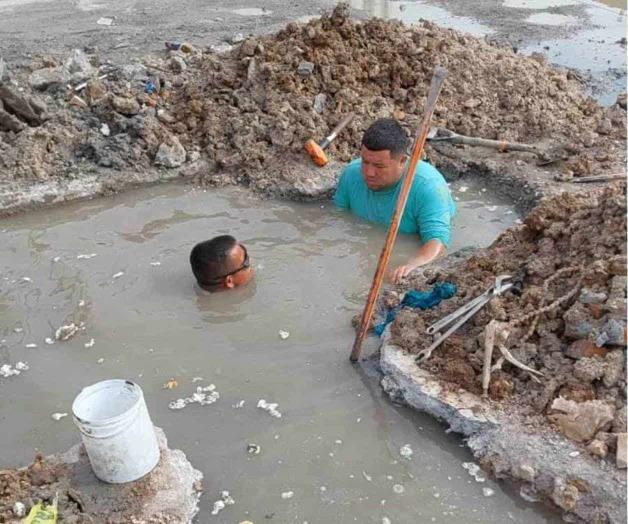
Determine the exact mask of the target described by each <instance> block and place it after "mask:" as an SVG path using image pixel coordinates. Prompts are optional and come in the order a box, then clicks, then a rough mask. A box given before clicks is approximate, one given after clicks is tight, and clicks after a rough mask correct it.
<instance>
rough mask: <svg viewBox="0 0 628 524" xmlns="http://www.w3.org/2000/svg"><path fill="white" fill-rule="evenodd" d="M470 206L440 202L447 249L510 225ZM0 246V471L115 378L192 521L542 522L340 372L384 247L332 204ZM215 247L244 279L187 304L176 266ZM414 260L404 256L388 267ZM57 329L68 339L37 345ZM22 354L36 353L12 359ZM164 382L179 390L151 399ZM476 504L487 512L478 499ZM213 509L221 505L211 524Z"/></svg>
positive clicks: (128, 198)
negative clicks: (182, 489)
mask: <svg viewBox="0 0 628 524" xmlns="http://www.w3.org/2000/svg"><path fill="white" fill-rule="evenodd" d="M464 187H466V189H464V190H463V188H464ZM482 189H483V188H482V186H481V185H477V184H471V183H469V182H468V181H464V180H463V181H461V182H458V183H456V184H453V185H452V190H453V192H454V195H455V196H456V197H457V198H458V205H459V215H458V219H457V222H456V224H457V225H456V228H455V232H454V239H455V240H454V249H455V248H459V247H462V246H464V245H468V244H482V245H486V244H488V243H489V242H491V240H492V239H493V238H495V236H496V235H497V234H498V233H499V232H500V231H501V230H502V229H504V228H505V227H507V226H508V225H510V224H512V223H513V221H514V220H515V219H516V215H515V213H514V212H513V211H512V209H511V208H510V207H509V206H508V205H506V203H505V202H503V201H501V200H499V199H496V198H495V197H494V196H491V194H490V193H489V192H488V191H482ZM0 229H1V230H2V237H3V250H2V257H1V265H0V268H1V271H2V273H1V274H2V279H0V308H2V312H3V319H4V322H3V328H2V332H0V338H1V339H5V342H4V344H3V345H2V346H0V359H1V362H0V363H2V362H5V361H6V362H9V363H15V362H18V361H25V362H27V363H28V365H29V367H30V369H29V370H28V372H25V373H22V374H20V375H19V376H14V377H10V378H7V379H6V380H5V379H2V380H0V389H1V390H2V393H1V396H0V398H1V399H2V400H1V401H0V402H1V405H2V420H3V425H2V432H1V433H0V449H3V450H5V453H3V454H2V456H1V457H0V467H3V466H9V465H12V464H17V463H21V464H24V463H26V462H27V461H29V460H30V459H32V457H33V454H34V450H35V449H40V450H43V451H46V452H55V451H61V450H64V449H67V448H68V447H69V446H70V445H72V444H74V443H75V442H76V441H77V440H78V432H77V430H76V429H75V428H74V426H73V424H72V420H71V417H65V418H63V419H61V420H59V421H54V420H52V419H51V417H50V414H51V413H56V412H60V413H64V412H69V410H70V406H71V403H72V400H73V398H74V397H75V395H76V394H77V393H78V392H79V391H80V390H81V388H82V387H84V386H86V385H88V384H92V383H94V382H96V381H99V380H103V379H107V378H129V379H132V380H136V381H137V382H138V383H139V384H140V385H141V386H142V388H143V390H144V394H145V396H146V402H147V404H148V408H149V411H150V414H151V416H152V419H153V421H154V422H155V424H157V425H158V426H161V427H163V428H164V430H165V432H166V435H167V436H168V439H169V441H170V444H171V446H173V447H176V448H180V449H183V450H184V451H185V453H186V454H187V455H188V457H189V458H190V460H191V462H192V464H193V465H194V466H195V467H196V468H198V469H200V470H201V471H202V472H203V473H204V475H205V479H206V480H205V489H206V494H205V495H204V496H203V498H202V499H201V513H200V515H199V517H198V522H240V521H244V520H250V521H253V522H266V521H267V519H272V522H278V523H285V522H298V523H301V522H304V521H308V522H382V521H383V517H387V518H388V519H390V521H391V522H397V523H402V522H431V521H437V522H445V523H458V522H465V523H468V522H476V523H503V522H504V521H505V520H508V521H511V522H521V523H523V522H526V523H541V522H548V521H549V522H554V521H556V522H558V519H557V518H556V519H554V517H553V516H551V515H548V514H547V513H545V512H544V510H543V509H542V508H540V507H538V506H536V505H531V504H529V503H526V502H525V501H523V500H521V499H520V498H519V497H518V495H512V494H511V493H510V492H508V491H504V489H503V488H502V486H501V485H500V484H497V483H494V482H492V481H487V482H485V483H482V484H478V483H476V482H475V481H473V479H471V478H470V477H469V475H468V474H467V472H466V471H465V470H464V468H463V466H462V465H463V463H466V462H470V461H471V460H472V459H471V457H470V455H469V454H468V453H467V452H466V450H465V449H464V447H463V444H462V442H461V441H460V439H459V438H458V437H456V436H455V435H453V434H446V433H444V429H443V428H442V427H441V426H439V425H438V424H437V423H435V422H434V421H433V420H431V419H430V418H428V417H426V416H423V415H421V414H417V413H414V412H411V411H409V410H407V409H403V408H400V407H397V406H394V405H393V404H391V403H390V402H389V401H388V400H387V399H386V398H385V397H384V396H383V393H382V391H381V388H380V386H379V384H378V379H377V376H376V375H375V374H374V373H373V371H372V370H371V369H370V368H369V367H368V365H365V366H363V367H355V366H353V365H351V364H350V363H349V360H348V355H349V351H350V347H351V343H352V341H353V335H354V334H353V331H352V329H351V328H350V326H349V321H350V318H351V317H352V316H353V315H354V314H355V313H356V312H359V311H360V310H361V308H362V306H363V300H364V298H365V296H366V294H367V291H368V287H369V284H370V279H371V278H372V274H373V270H374V268H375V265H376V263H377V258H378V255H379V251H380V249H381V246H382V243H383V240H384V236H385V230H384V229H382V228H379V227H375V226H372V225H370V224H367V223H364V222H361V221H358V220H356V219H353V218H351V217H350V216H349V215H347V214H345V213H341V212H338V211H336V210H334V209H333V206H332V205H331V204H330V203H324V204H296V203H286V202H277V201H271V200H265V201H260V200H257V199H256V198H254V197H253V196H251V195H249V194H248V193H245V192H243V191H239V190H224V191H218V190H214V191H203V190H194V189H191V188H189V187H182V186H176V185H174V186H159V187H153V188H147V189H143V190H138V191H132V192H129V193H125V194H123V195H118V196H115V197H112V198H109V199H100V200H95V201H89V202H85V203H78V204H73V205H68V206H65V207H62V208H56V209H49V210H45V211H42V212H32V213H29V214H28V215H25V216H21V217H16V218H13V219H6V220H3V221H1V222H0ZM224 233H231V234H234V235H235V236H236V237H237V238H238V239H239V240H240V241H242V242H243V243H244V244H245V245H246V246H247V248H248V251H249V254H250V256H251V261H252V264H253V265H254V266H256V267H257V277H256V280H255V281H254V282H253V283H252V285H250V286H248V287H246V288H243V289H240V290H236V291H233V292H228V293H218V294H213V295H208V294H201V293H199V292H197V291H196V290H195V288H194V285H193V279H192V276H191V274H190V270H189V266H188V254H189V251H190V249H191V247H192V246H193V245H194V244H195V243H196V242H197V241H199V240H202V239H206V238H208V237H211V236H213V235H217V234H224ZM415 248H416V241H415V239H414V238H413V237H407V236H404V237H401V238H400V240H399V242H398V243H397V246H396V249H395V254H394V257H393V258H394V260H393V263H400V262H403V261H404V260H405V259H406V257H407V256H408V255H409V254H410V253H412V252H413V250H414V249H415ZM94 253H95V254H96V256H93V257H92V256H91V255H92V254H94ZM80 254H89V255H90V257H89V258H86V257H81V258H78V255H80ZM157 262H158V263H159V264H157ZM119 273H123V274H122V275H121V276H119V278H115V279H114V278H112V276H113V275H117V274H119ZM24 277H27V278H28V279H30V280H24ZM70 321H72V322H76V323H80V322H84V323H85V330H83V331H79V333H78V334H76V335H75V336H74V337H73V338H71V339H69V340H68V341H67V342H59V341H56V342H55V343H54V344H52V345H48V344H45V343H44V339H45V338H46V337H51V336H54V335H53V334H54V330H55V329H56V328H57V327H59V326H61V325H62V324H64V323H68V322H70ZM16 327H17V328H19V329H18V332H16V331H15V330H14V328H16ZM280 330H284V331H287V332H289V337H288V338H285V339H282V337H281V336H280V335H279V331H280ZM91 339H93V340H94V343H93V344H92V345H91V346H88V347H85V344H86V343H88V342H91ZM31 342H33V343H37V344H38V347H37V348H34V349H27V348H25V345H26V344H27V343H31ZM199 377H200V378H199ZM171 379H174V380H175V381H176V382H177V383H178V387H176V388H175V389H164V384H167V383H171ZM210 384H215V387H216V391H219V392H220V398H219V399H217V400H216V401H215V402H213V403H211V404H210V405H200V404H197V403H192V404H190V405H188V406H186V407H185V409H181V410H171V409H169V408H168V405H169V403H170V402H173V401H176V400H177V399H179V398H182V397H187V396H189V395H190V394H191V393H192V392H193V391H195V390H196V388H198V387H208V386H209V385H210ZM260 399H265V401H266V403H268V404H271V403H278V405H279V406H278V408H277V409H278V411H280V412H281V414H282V417H281V418H279V417H274V416H271V414H270V413H267V412H266V411H265V410H264V409H260V408H258V407H257V406H258V403H259V401H260ZM242 401H244V402H242ZM250 444H254V445H255V446H259V448H260V450H261V451H260V452H259V453H251V452H250V446H249V445H250ZM406 445H407V446H409V447H410V448H411V449H412V450H413V454H412V456H411V457H410V458H404V457H403V456H402V454H401V453H402V452H401V451H400V450H401V449H402V448H404V447H405V446H406ZM255 449H257V448H255ZM404 449H405V448H404ZM9 450H10V451H9ZM404 454H405V455H407V453H404ZM399 486H402V488H403V489H400V488H399ZM485 487H489V488H490V489H492V490H494V491H495V494H494V495H493V496H491V497H490V498H487V497H485V496H484V495H483V492H482V489H483V488H485ZM221 490H227V491H229V493H230V495H231V496H232V497H233V498H234V499H235V501H236V503H235V504H234V505H232V506H229V507H227V508H225V509H224V510H223V511H222V512H221V513H220V516H219V517H218V518H216V519H214V518H213V517H212V516H211V515H210V513H211V510H212V504H213V501H214V500H216V496H215V495H216V493H220V491H221ZM287 493H290V496H289V497H288V496H286V494H287ZM507 516H508V517H507Z"/></svg>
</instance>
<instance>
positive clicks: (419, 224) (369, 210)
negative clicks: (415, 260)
mask: <svg viewBox="0 0 628 524" xmlns="http://www.w3.org/2000/svg"><path fill="white" fill-rule="evenodd" d="M400 189H401V180H400V181H399V182H398V183H397V184H396V185H395V186H393V187H391V188H389V189H385V190H382V191H373V190H371V189H369V188H368V186H367V185H366V182H364V179H363V178H362V160H361V159H359V158H358V159H356V160H353V161H352V162H351V163H350V164H349V165H348V166H347V167H346V168H345V169H344V171H343V172H342V175H341V176H340V181H339V182H338V187H337V188H336V193H335V194H334V203H335V204H336V205H337V206H338V207H340V208H343V209H347V210H349V211H351V212H352V213H353V214H355V215H357V216H359V217H362V218H364V219H366V220H369V221H371V222H377V223H379V224H383V225H386V226H388V225H389V224H390V221H391V219H392V215H393V212H394V210H395V204H396V203H397V195H398V194H399V190H400ZM455 213H456V205H455V204H454V201H453V199H452V198H451V193H450V191H449V187H448V186H447V182H446V181H445V179H444V178H443V175H441V174H440V173H439V172H438V170H437V169H436V168H435V167H434V166H432V165H430V164H428V163H427V162H419V165H418V166H417V171H416V175H415V177H414V180H413V182H412V188H411V189H410V194H409V195H408V202H407V203H406V208H405V210H404V212H403V216H402V217H401V224H400V225H399V231H401V232H402V233H417V234H418V235H419V236H420V238H421V242H423V243H425V242H428V241H429V240H433V239H437V240H440V241H441V242H442V243H443V244H444V245H445V246H448V245H449V240H450V236H451V219H452V217H453V216H454V215H455Z"/></svg>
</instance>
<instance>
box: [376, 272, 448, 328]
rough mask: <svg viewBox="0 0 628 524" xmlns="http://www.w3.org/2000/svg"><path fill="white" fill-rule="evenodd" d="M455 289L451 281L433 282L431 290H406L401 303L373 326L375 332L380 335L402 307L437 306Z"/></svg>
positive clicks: (426, 307)
mask: <svg viewBox="0 0 628 524" xmlns="http://www.w3.org/2000/svg"><path fill="white" fill-rule="evenodd" d="M456 291H458V288H456V284H454V283H452V282H437V283H436V284H434V286H433V287H432V290H431V291H418V290H416V289H413V290H411V291H408V292H407V293H406V295H405V296H404V297H403V300H402V301H401V304H400V305H399V306H397V307H395V308H393V309H391V310H390V311H388V314H387V315H386V320H384V322H382V323H381V324H377V326H375V333H377V334H378V335H380V336H381V334H382V333H383V332H384V330H385V329H386V326H387V325H388V324H390V323H391V322H392V321H393V320H395V317H396V316H397V313H399V311H401V309H402V308H404V307H411V308H414V309H416V308H418V309H432V308H433V307H435V306H438V304H440V303H441V302H442V301H443V300H445V299H447V298H451V297H453V296H454V295H455V294H456Z"/></svg>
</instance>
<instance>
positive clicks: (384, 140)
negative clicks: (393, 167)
mask: <svg viewBox="0 0 628 524" xmlns="http://www.w3.org/2000/svg"><path fill="white" fill-rule="evenodd" d="M408 142H409V140H408V135H407V133H406V132H405V130H404V129H403V127H401V126H400V125H399V122H397V121H396V120H394V119H392V118H380V119H379V120H375V122H373V123H372V124H371V125H370V126H369V128H368V129H367V130H366V131H365V132H364V136H363V137H362V145H363V146H364V147H366V149H370V150H371V151H386V150H388V151H390V156H394V157H399V156H400V155H403V154H405V153H406V149H407V148H408Z"/></svg>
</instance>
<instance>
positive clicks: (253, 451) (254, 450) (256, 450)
mask: <svg viewBox="0 0 628 524" xmlns="http://www.w3.org/2000/svg"><path fill="white" fill-rule="evenodd" d="M261 451H262V448H261V446H259V445H257V444H247V446H246V452H247V453H248V454H249V455H259V454H260V452H261Z"/></svg>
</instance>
